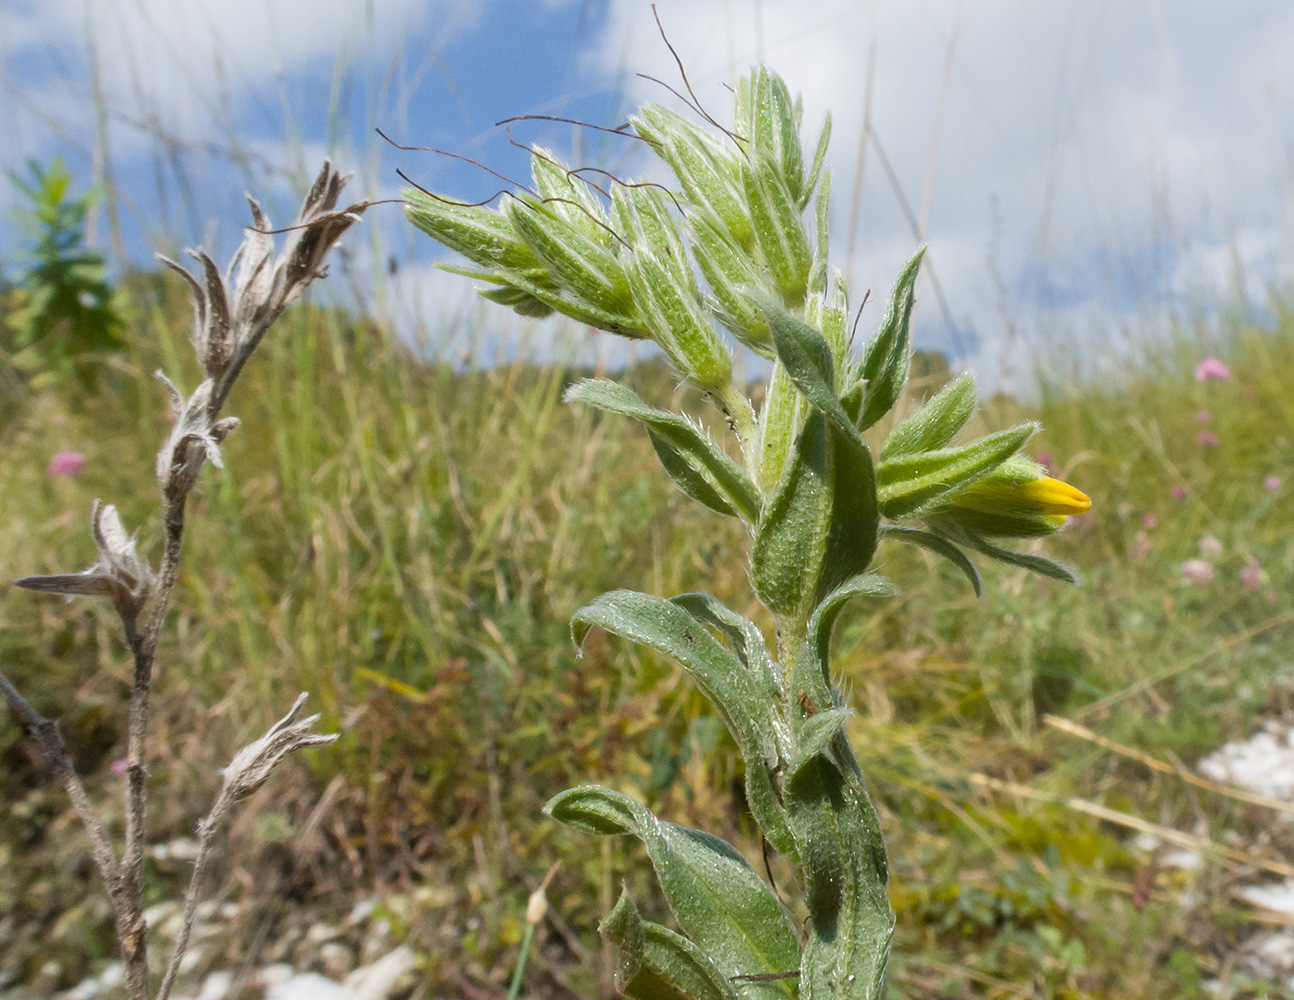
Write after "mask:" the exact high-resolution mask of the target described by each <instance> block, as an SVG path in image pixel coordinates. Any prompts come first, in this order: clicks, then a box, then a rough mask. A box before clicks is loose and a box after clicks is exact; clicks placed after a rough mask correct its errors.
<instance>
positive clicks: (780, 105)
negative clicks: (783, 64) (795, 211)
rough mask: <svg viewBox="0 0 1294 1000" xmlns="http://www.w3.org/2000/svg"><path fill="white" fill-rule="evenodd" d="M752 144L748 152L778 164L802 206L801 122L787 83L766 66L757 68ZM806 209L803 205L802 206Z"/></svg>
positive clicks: (780, 174)
mask: <svg viewBox="0 0 1294 1000" xmlns="http://www.w3.org/2000/svg"><path fill="white" fill-rule="evenodd" d="M753 83H754V88H753V90H754V93H753V96H754V99H755V103H754V107H753V108H752V109H751V111H752V124H753V126H754V128H753V129H752V130H751V136H750V138H751V139H752V142H751V144H750V148H749V150H748V152H749V153H750V154H752V155H753V156H761V155H762V156H764V157H766V158H767V159H768V161H769V162H770V163H773V164H776V166H777V168H778V174H779V176H780V177H781V179H782V182H783V183H784V184H785V185H786V190H787V192H788V193H789V194H790V195H791V197H792V198H793V199H794V200H795V201H796V202H797V203H800V197H801V195H802V194H803V188H804V159H803V156H804V154H803V152H802V151H801V149H800V123H799V116H798V115H797V114H796V108H795V101H794V100H792V98H791V92H790V90H789V89H788V88H787V86H786V81H785V80H783V79H782V78H781V76H779V75H778V74H777V73H774V72H772V71H771V70H769V69H767V68H766V67H764V66H758V67H756V68H755V76H754V81H753ZM800 207H801V208H803V207H804V203H800Z"/></svg>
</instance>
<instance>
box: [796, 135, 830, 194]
mask: <svg viewBox="0 0 1294 1000" xmlns="http://www.w3.org/2000/svg"><path fill="white" fill-rule="evenodd" d="M830 144H831V115H830V114H828V115H827V117H826V118H825V119H823V122H822V131H821V132H819V133H818V145H817V148H816V149H815V150H814V151H813V168H812V169H811V170H810V172H809V179H808V182H807V183H806V184H805V185H804V192H803V193H802V194H801V195H800V198H801V201H800V207H801V208H803V207H804V206H806V205H808V203H809V199H810V198H811V197H812V196H813V189H814V188H815V187H817V185H818V177H819V176H821V174H822V165H823V163H825V162H826V160H827V147H828V146H829V145H830Z"/></svg>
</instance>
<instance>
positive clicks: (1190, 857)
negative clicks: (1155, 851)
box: [1159, 850, 1201, 872]
mask: <svg viewBox="0 0 1294 1000" xmlns="http://www.w3.org/2000/svg"><path fill="white" fill-rule="evenodd" d="M1200 861H1201V858H1200V852H1199V851H1185V850H1183V851H1169V852H1168V853H1167V854H1165V855H1164V856H1163V857H1162V858H1160V859H1159V863H1160V864H1161V865H1163V866H1164V867H1165V868H1176V869H1178V870H1179V871H1184V872H1193V871H1195V869H1197V868H1199V867H1200Z"/></svg>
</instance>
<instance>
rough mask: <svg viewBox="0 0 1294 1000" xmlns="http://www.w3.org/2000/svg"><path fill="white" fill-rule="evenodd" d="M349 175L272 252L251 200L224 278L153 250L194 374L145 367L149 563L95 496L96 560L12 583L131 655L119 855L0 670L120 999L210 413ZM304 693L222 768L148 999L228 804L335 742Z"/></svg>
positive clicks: (319, 258) (216, 424)
mask: <svg viewBox="0 0 1294 1000" xmlns="http://www.w3.org/2000/svg"><path fill="white" fill-rule="evenodd" d="M348 180H349V177H348V176H342V175H340V174H338V173H337V172H336V171H335V170H333V169H332V166H331V164H329V163H328V162H327V161H325V162H324V165H323V169H322V170H321V171H320V172H319V176H318V177H317V178H316V180H315V182H314V185H313V186H312V187H311V189H310V192H309V194H308V195H307V196H306V199H305V203H304V205H303V206H302V209H301V212H300V215H299V217H298V220H297V223H296V224H295V225H294V226H292V227H289V231H290V232H291V233H292V235H291V236H290V237H289V238H288V241H287V245H286V247H285V248H284V250H283V251H282V252H281V253H276V252H275V245H274V239H273V234H272V231H271V229H270V224H269V220H268V219H267V218H266V216H265V213H264V212H262V211H261V208H260V205H258V204H257V203H256V201H255V200H253V199H251V198H249V199H248V201H249V202H250V204H251V210H252V218H253V221H254V226H253V227H252V228H249V229H248V231H247V234H246V236H245V238H244V240H243V243H242V245H241V246H240V247H239V248H238V251H237V253H235V254H234V258H233V260H232V261H231V263H230V265H229V267H228V269H227V270H226V271H225V273H224V275H222V274H221V273H220V271H219V269H218V268H217V267H216V265H215V263H214V261H212V259H211V257H210V256H209V255H208V254H207V253H205V252H204V251H201V250H198V251H189V254H190V256H192V257H193V258H194V259H195V260H196V261H198V263H199V264H200V265H201V268H202V280H201V281H199V280H198V279H197V278H195V277H194V276H193V275H192V274H190V273H189V271H188V270H186V269H185V268H183V267H181V266H180V265H179V264H177V263H176V262H174V261H172V260H167V259H166V258H164V257H159V259H161V260H162V261H163V263H165V264H166V265H167V266H168V267H170V268H171V269H172V270H175V271H177V272H178V273H179V274H181V275H183V277H184V278H185V280H186V281H187V282H188V284H189V289H190V292H191V294H192V298H193V307H194V323H193V336H192V340H193V346H194V348H195V350H196V351H197V354H198V360H199V362H200V363H201V364H202V366H203V369H204V371H205V372H206V378H205V379H204V380H203V381H202V382H201V383H200V384H199V385H198V387H197V388H196V389H195V390H194V391H193V393H192V395H190V396H189V397H188V398H187V399H186V398H185V397H184V396H183V394H182V393H181V392H180V391H179V389H177V388H176V387H175V385H174V384H173V383H172V382H171V381H170V380H169V379H167V378H166V376H165V375H163V374H162V373H161V372H158V373H157V375H158V378H159V379H161V381H162V382H163V383H164V384H165V387H166V390H167V393H168V394H169V396H170V399H171V407H172V410H173V412H174V421H175V422H174V425H173V426H172V429H171V432H170V434H169V435H168V436H167V438H166V440H165V441H164V442H163V444H162V447H161V450H160V451H159V452H158V456H157V480H158V486H159V488H160V491H161V501H162V502H161V516H162V526H163V535H164V543H163V549H162V558H161V564H160V566H159V567H158V569H157V570H154V569H153V568H152V567H151V566H150V565H149V563H148V562H147V561H146V560H145V559H143V558H142V557H141V556H140V555H139V554H138V553H137V552H136V549H135V540H134V537H133V536H130V535H128V534H127V533H126V530H125V528H124V527H123V526H122V523H121V519H120V517H119V516H118V515H117V511H116V508H115V507H114V506H112V505H111V504H108V505H103V504H100V503H99V502H98V501H95V505H94V510H93V512H92V514H91V518H90V530H91V534H92V535H93V537H94V542H95V546H96V547H97V548H98V551H99V560H98V562H96V563H95V564H94V566H92V567H90V568H89V569H87V570H85V571H83V572H80V573H61V574H53V575H47V576H28V577H22V578H21V579H18V580H15V581H14V582H15V583H16V584H17V585H18V586H20V587H25V588H27V589H28V590H35V591H39V592H43V593H53V594H63V595H66V596H72V597H83V596H93V597H106V598H108V599H109V600H111V601H112V604H113V607H114V608H115V609H116V611H117V615H118V617H119V618H120V620H121V625H122V630H123V632H124V634H125V638H126V643H127V645H128V646H129V648H130V651H131V654H132V656H133V658H134V677H133V682H132V686H131V695H130V710H129V722H128V726H127V735H126V776H125V777H126V788H125V799H126V802H125V833H124V838H123V840H124V842H123V845H122V854H121V857H120V858H118V857H117V855H116V852H115V850H114V849H113V846H112V842H111V839H110V838H109V836H108V832H107V828H106V826H105V825H104V823H103V820H102V819H101V817H100V816H99V814H98V812H97V811H96V810H95V808H94V806H93V804H92V803H91V802H90V799H89V796H88V795H87V794H86V792H85V789H84V787H83V786H82V784H81V782H80V780H79V779H78V778H77V776H76V771H75V769H74V767H73V765H72V760H71V757H70V756H69V755H68V752H67V748H66V746H65V744H64V742H63V738H62V735H61V734H60V732H59V729H58V725H57V723H56V722H54V721H52V720H50V719H46V718H44V717H43V716H41V715H40V714H39V713H37V712H36V711H35V710H34V709H33V708H32V707H31V705H30V704H29V703H28V702H27V701H26V700H25V699H24V698H23V697H22V695H21V693H20V692H19V691H18V690H17V688H15V687H14V685H13V684H12V683H11V682H10V681H9V679H8V678H7V677H5V676H4V674H3V673H0V694H3V696H4V699H5V701H6V703H7V704H8V705H9V707H10V709H11V710H12V711H13V712H14V713H15V714H16V715H17V716H18V718H19V719H20V720H21V722H22V724H23V727H24V729H25V730H26V731H27V733H28V734H29V735H30V736H31V738H32V740H33V741H34V742H35V743H36V745H37V747H38V748H39V750H40V751H41V754H42V755H43V756H44V758H45V760H46V761H47V763H48V765H49V767H50V770H51V771H52V772H53V774H54V775H55V776H56V777H57V778H58V779H59V780H60V781H61V782H62V784H63V786H64V788H65V789H66V790H67V793H68V796H69V798H70V799H71V800H72V806H73V808H74V809H75V810H76V812H77V815H78V816H79V817H80V819H81V821H82V823H83V825H84V826H85V829H86V832H87V834H88V835H89V837H90V843H91V849H92V853H93V857H94V861H95V865H96V866H97V867H98V869H99V873H100V875H101V876H102V878H103V882H104V885H105V887H106V888H107V891H108V896H109V898H110V900H111V902H112V907H113V914H114V918H115V921H116V931H117V937H118V940H119V943H120V946H121V954H122V959H123V961H124V963H125V967H126V990H127V993H128V994H129V996H130V997H131V1000H149V997H150V990H149V982H148V950H147V941H146V934H147V930H148V928H147V925H146V922H145V920H144V915H143V870H144V847H145V842H146V838H147V831H146V827H145V814H146V807H147V784H146V778H147V764H146V758H147V740H148V718H149V697H150V694H151V691H152V682H153V666H154V663H155V660H156V656H157V643H158V638H159V636H160V634H161V630H162V625H163V623H164V622H165V619H166V612H167V609H168V608H169V607H170V602H171V596H172V594H173V592H174V590H175V584H176V581H177V580H178V578H179V566H180V554H181V551H182V549H183V541H184V526H185V514H186V508H187V505H188V499H189V495H190V493H191V492H192V490H193V488H194V486H195V485H196V484H197V482H198V478H199V476H200V475H201V472H202V468H203V466H204V465H206V464H207V463H208V462H210V463H211V464H212V465H215V466H217V467H219V466H221V464H222V463H221V456H220V445H221V443H222V442H223V441H224V440H225V438H226V437H228V436H229V434H230V433H232V432H233V430H234V429H235V428H236V427H237V426H238V420H237V418H235V417H221V415H220V413H221V410H222V409H223V407H224V404H225V402H226V400H227V399H228V398H229V393H230V390H231V389H232V388H233V386H234V383H235V381H236V380H237V378H238V376H239V374H240V373H241V372H242V370H243V367H244V366H245V365H246V364H247V361H248V359H249V358H250V357H251V355H252V353H253V352H254V351H255V350H256V347H257V345H258V344H259V343H260V342H261V339H262V338H263V337H264V336H265V334H266V332H267V331H268V330H269V328H270V327H271V326H272V325H273V323H274V321H275V320H277V319H278V318H279V316H281V315H282V313H283V311H284V309H286V308H287V307H288V305H290V304H291V303H292V301H293V300H294V299H296V298H297V297H298V296H299V295H300V294H301V293H302V292H303V291H304V290H305V288H306V286H308V285H309V284H310V282H312V281H313V280H314V279H315V278H318V277H322V276H323V275H324V274H325V273H326V266H325V265H326V259H327V256H328V253H329V251H330V250H332V248H333V247H335V246H336V245H337V242H338V240H340V239H341V237H342V235H343V234H344V233H345V232H346V230H348V229H349V228H350V227H351V226H352V225H353V224H354V223H355V222H358V221H359V219H360V217H361V216H362V214H363V212H364V210H365V209H366V208H368V207H369V203H368V202H357V203H355V204H353V205H350V206H349V207H347V208H344V209H341V210H338V208H337V201H338V197H339V196H340V194H341V190H342V188H343V187H344V186H345V185H346V182H347V181H348ZM141 621H142V625H141ZM305 697H306V696H305V695H304V694H303V695H302V696H301V697H300V698H298V699H297V702H296V704H295V705H294V706H293V707H292V711H291V712H289V713H288V715H287V716H286V717H284V718H283V719H282V720H280V721H279V722H278V723H276V724H275V725H274V726H273V727H271V729H270V730H269V731H268V732H267V733H266V734H265V736H263V737H262V738H261V739H260V740H257V741H256V742H255V743H253V744H251V745H249V746H248V747H245V748H244V749H243V750H242V751H240V752H239V754H238V755H237V756H236V757H235V758H234V760H233V762H232V763H231V764H230V766H229V767H228V768H227V769H226V770H225V781H224V785H223V786H222V788H221V791H220V794H219V796H218V797H217V799H216V802H215V805H214V806H213V807H212V810H211V812H210V813H209V814H208V816H207V817H206V819H205V820H203V821H202V823H201V824H200V825H199V851H198V855H197V858H196V859H195V863H194V868H193V873H192V876H191V878H190V881H189V887H188V890H187V892H186V894H185V910H184V923H183V930H182V933H181V934H180V936H179V938H178V939H177V940H176V942H175V946H174V948H173V951H172V954H171V957H170V961H169V963H168V966H167V970H166V974H165V976H164V978H163V981H162V984H161V987H160V989H159V991H158V993H157V994H156V996H157V997H158V998H159V1000H166V997H168V996H169V994H170V991H171V989H172V987H173V985H174V981H175V975H176V973H177V972H178V969H179V963H180V959H181V958H183V955H184V951H185V948H186V947H187V944H188V938H189V931H190V930H191V928H192V924H193V917H194V913H195V908H196V906H197V902H198V895H199V892H200V888H201V880H202V875H203V873H204V871H205V868H206V865H207V861H208V858H209V856H210V852H211V848H212V844H213V841H214V837H215V835H216V833H217V832H218V831H219V830H220V829H221V828H222V827H223V825H224V822H225V820H226V818H227V817H228V813H229V810H230V808H231V807H232V806H233V805H234V803H236V802H237V801H238V800H239V799H241V798H244V797H245V796H246V795H248V794H250V793H251V791H253V790H254V789H255V788H256V787H258V786H259V785H260V784H261V783H263V782H264V781H265V780H266V779H267V778H268V777H269V775H270V774H271V773H272V772H273V770H274V769H275V768H276V767H277V766H278V764H280V763H281V762H282V761H283V760H284V758H285V757H286V756H287V755H288V754H290V753H293V752H294V751H296V750H299V749H302V748H303V747H308V746H317V745H321V744H325V743H329V742H331V741H332V740H333V739H335V738H336V737H335V736H331V735H318V734H313V733H311V732H310V731H309V730H310V728H311V727H312V726H313V725H314V723H315V722H316V721H317V720H318V716H311V717H309V718H307V719H304V720H301V721H300V722H296V721H294V719H295V717H296V715H297V713H298V712H299V711H300V709H301V706H302V704H303V703H304V700H305Z"/></svg>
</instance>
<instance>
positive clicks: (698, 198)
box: [629, 104, 754, 247]
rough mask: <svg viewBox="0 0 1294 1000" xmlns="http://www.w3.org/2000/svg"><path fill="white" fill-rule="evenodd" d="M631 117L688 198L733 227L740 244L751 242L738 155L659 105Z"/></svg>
mask: <svg viewBox="0 0 1294 1000" xmlns="http://www.w3.org/2000/svg"><path fill="white" fill-rule="evenodd" d="M629 120H630V121H631V122H632V123H633V126H634V130H635V131H636V132H637V133H638V134H639V135H640V136H642V137H643V138H644V139H646V140H647V141H648V142H649V143H653V144H654V145H653V146H652V149H653V151H654V152H655V153H656V154H657V155H658V156H659V157H660V158H661V159H663V160H664V161H665V162H666V163H667V164H669V167H670V169H671V170H672V171H673V172H674V176H675V177H677V178H678V181H679V184H681V185H682V187H683V193H684V194H685V195H686V196H687V200H688V201H689V202H691V203H692V205H694V206H695V207H696V208H697V209H699V210H700V211H701V212H702V213H703V214H705V215H708V216H709V217H710V218H711V219H713V220H715V221H716V222H718V223H719V224H721V225H722V226H723V227H724V228H725V229H727V230H728V233H729V235H731V236H732V238H733V239H734V240H735V241H736V242H737V244H738V245H739V246H742V247H749V246H750V245H751V241H752V239H753V237H754V232H753V230H752V228H751V221H750V216H749V215H748V214H747V212H746V205H745V197H744V195H743V194H742V190H741V183H740V173H739V167H738V163H737V157H736V154H735V153H733V151H732V150H729V149H726V148H725V147H723V146H721V145H719V143H717V142H716V141H715V140H714V139H713V138H711V137H710V136H709V135H708V134H707V133H706V132H705V131H703V130H702V129H700V128H697V127H696V126H695V125H693V124H692V123H691V122H689V121H688V120H687V119H685V118H683V117H682V116H681V115H678V114H675V113H674V112H673V111H670V110H668V109H667V108H663V107H661V106H660V105H659V104H647V105H644V106H643V107H642V108H641V109H640V116H635V117H631V118H630V119H629Z"/></svg>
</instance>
